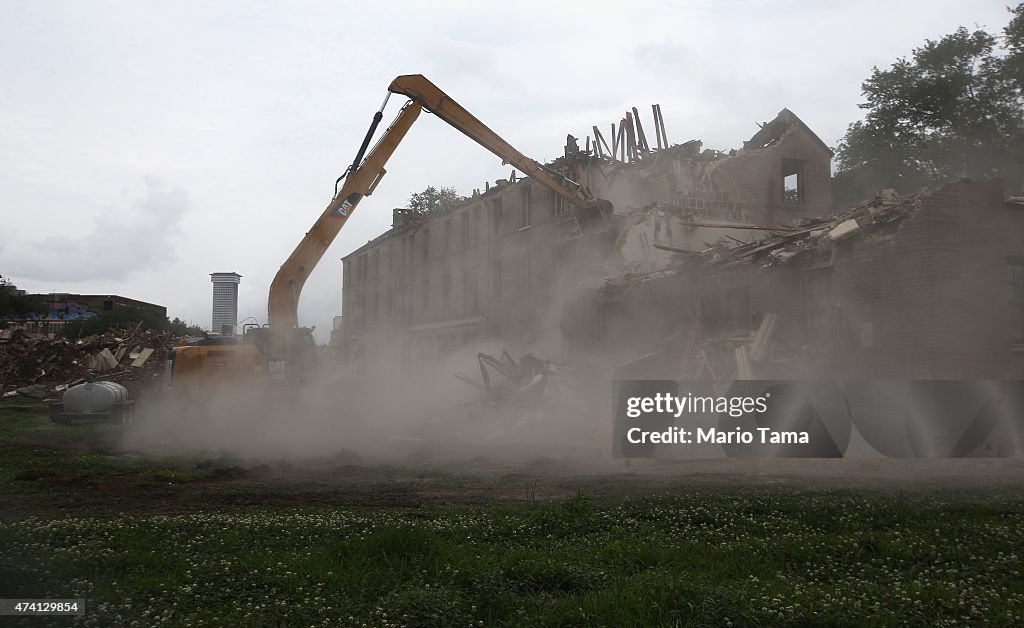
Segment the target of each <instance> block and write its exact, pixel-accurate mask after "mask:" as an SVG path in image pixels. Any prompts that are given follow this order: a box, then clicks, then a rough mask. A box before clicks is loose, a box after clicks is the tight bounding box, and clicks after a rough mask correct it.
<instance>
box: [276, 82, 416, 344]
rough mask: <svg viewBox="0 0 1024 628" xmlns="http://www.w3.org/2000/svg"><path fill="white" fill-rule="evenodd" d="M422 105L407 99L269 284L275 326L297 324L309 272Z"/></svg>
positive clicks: (381, 171)
mask: <svg viewBox="0 0 1024 628" xmlns="http://www.w3.org/2000/svg"><path fill="white" fill-rule="evenodd" d="M421 109H422V108H421V106H420V105H419V103H417V102H415V101H412V102H409V103H407V104H406V105H405V107H403V108H402V110H401V111H400V112H399V113H398V116H397V117H396V118H395V120H394V122H392V123H391V126H390V127H388V129H387V131H385V132H384V134H383V135H382V136H381V138H380V140H379V141H378V142H377V144H376V145H374V147H373V148H372V149H371V150H370V152H369V153H368V154H367V155H366V159H365V160H364V161H363V162H362V164H360V165H359V166H358V167H355V168H353V169H351V170H350V171H349V173H348V176H347V178H346V179H345V184H344V185H343V186H342V187H341V190H339V191H338V193H337V194H336V195H335V197H334V199H333V200H332V201H331V202H330V204H328V205H327V208H326V209H325V210H324V211H323V213H322V214H320V218H318V219H317V221H316V222H315V223H314V224H313V227H312V228H311V229H310V230H309V232H307V233H306V235H305V237H303V238H302V241H301V242H299V245H298V246H297V247H295V250H294V251H292V254H291V255H290V256H289V257H288V260H287V261H285V263H284V264H283V265H282V266H281V268H280V270H278V271H277V275H276V276H275V277H274V281H273V282H271V284H270V300H269V304H268V311H267V314H268V322H269V323H270V327H271V329H272V330H275V329H277V330H286V329H290V328H294V327H295V326H296V325H297V324H298V304H299V294H300V293H301V292H302V286H303V285H304V284H305V283H306V279H307V278H308V277H309V273H310V272H311V271H312V270H313V268H314V267H315V266H316V265H317V263H318V262H319V261H320V258H321V257H323V255H324V253H325V252H326V251H327V248H328V247H329V246H330V245H331V243H332V242H334V238H335V237H337V235H338V232H339V231H341V228H342V227H343V226H344V225H345V223H346V222H347V221H348V219H349V217H350V216H351V215H352V212H353V211H355V209H356V206H357V205H358V204H359V201H361V200H362V199H363V197H364V196H369V195H370V194H372V193H373V190H374V188H375V187H376V186H377V183H379V182H380V179H381V177H383V176H384V174H385V172H386V171H385V170H384V165H385V164H386V163H387V161H388V159H390V158H391V155H392V154H393V153H394V152H395V149H396V148H397V147H398V144H399V142H401V141H402V139H403V138H404V137H405V134H406V133H407V132H408V131H409V128H410V127H411V126H412V124H413V122H415V121H416V118H418V117H419V115H420V111H421ZM279 351H284V352H285V353H286V352H287V350H286V348H281V349H278V350H277V351H273V352H274V353H278V352H279Z"/></svg>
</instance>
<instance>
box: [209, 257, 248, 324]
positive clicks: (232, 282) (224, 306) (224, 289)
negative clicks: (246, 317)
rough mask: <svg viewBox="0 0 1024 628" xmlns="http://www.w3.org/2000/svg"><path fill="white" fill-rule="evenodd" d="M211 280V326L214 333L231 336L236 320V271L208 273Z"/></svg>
mask: <svg viewBox="0 0 1024 628" xmlns="http://www.w3.org/2000/svg"><path fill="white" fill-rule="evenodd" d="M210 281H212V282H213V326H212V328H211V330H210V331H212V332H213V333H215V334H222V335H224V336H232V335H234V333H235V323H237V322H238V284H239V283H241V281H242V276H241V275H239V274H238V273H210Z"/></svg>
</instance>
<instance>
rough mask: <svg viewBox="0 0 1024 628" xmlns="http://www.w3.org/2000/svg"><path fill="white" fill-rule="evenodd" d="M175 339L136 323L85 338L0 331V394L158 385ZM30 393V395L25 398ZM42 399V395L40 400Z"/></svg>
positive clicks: (176, 339) (16, 330)
mask: <svg viewBox="0 0 1024 628" xmlns="http://www.w3.org/2000/svg"><path fill="white" fill-rule="evenodd" d="M180 342H181V338H179V337H178V336H176V335H174V334H171V333H170V332H160V331H153V330H149V329H142V328H141V326H139V325H136V326H134V327H132V328H129V329H126V330H114V331H109V332H106V333H103V334H97V335H94V336H87V337H85V338H77V339H72V338H60V337H51V336H49V335H46V334H34V333H30V332H26V331H24V330H22V329H2V330H0V393H2V394H3V396H5V397H6V396H15V395H17V394H19V393H18V391H19V390H21V393H20V394H21V395H22V396H29V397H36V398H39V396H40V395H41V394H42V393H43V391H45V393H46V395H50V394H52V393H59V392H62V391H63V390H65V389H67V388H68V387H70V386H74V385H75V384H78V383H81V382H84V381H86V377H87V376H88V375H90V374H91V373H94V374H95V375H96V377H97V379H103V380H107V381H113V382H118V383H120V384H122V385H124V386H126V387H127V388H129V389H130V390H131V389H134V390H138V389H140V388H143V387H145V386H147V385H150V384H153V383H155V382H159V381H161V378H162V377H163V373H164V366H165V360H166V353H167V352H166V349H167V348H168V347H171V346H174V345H175V344H179V343H180ZM30 393H31V394H30ZM46 395H44V396H46Z"/></svg>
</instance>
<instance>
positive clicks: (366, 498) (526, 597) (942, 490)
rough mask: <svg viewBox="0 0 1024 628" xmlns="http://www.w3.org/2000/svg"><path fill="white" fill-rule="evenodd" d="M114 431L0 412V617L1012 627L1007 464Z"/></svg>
mask: <svg viewBox="0 0 1024 628" xmlns="http://www.w3.org/2000/svg"><path fill="white" fill-rule="evenodd" d="M122 429H123V428H122V427H121V426H115V425H109V424H93V425H70V426H64V425H55V424H52V423H50V421H49V420H48V418H47V416H46V413H45V407H43V406H42V405H41V404H34V403H32V402H25V401H19V402H5V403H3V405H0V450H2V455H0V504H2V505H0V517H2V519H0V590H2V591H3V592H4V595H5V597H11V598H29V597H36V598H39V597H47V598H84V599H85V600H86V613H85V615H83V616H82V617H79V618H77V619H76V620H75V621H76V622H77V623H78V625H98V626H107V625H147V626H152V625H176V626H180V625H194V626H197V625H222V624H225V623H230V624H235V625H241V624H244V625H253V626H259V625H268V626H269V625H284V624H288V625H297V624H301V625H354V626H362V625H372V626H388V625H392V626H449V625H586V626H600V625H606V626H612V625H682V624H687V625H715V626H721V625H737V626H739V625H786V624H789V625H807V624H810V623H813V624H820V625H897V624H900V625H921V626H939V625H962V624H964V623H992V624H994V625H1020V623H1021V622H1022V621H1024V610H1022V609H1024V577H1022V576H1024V574H1022V571H1024V565H1022V564H1021V559H1022V556H1021V548H1022V547H1024V494H1022V492H1021V491H1020V488H1019V487H1020V485H1021V484H1020V483H1021V480H1022V475H1024V468H1022V465H1020V463H1019V462H1017V461H1009V462H1008V461H982V460H972V461H948V460H947V461H892V460H878V461H849V460H839V461H804V462H800V461H760V462H757V461H749V460H748V461H728V460H712V461H691V462H686V463H680V464H670V463H664V462H659V463H658V464H657V465H655V464H653V461H634V464H632V465H629V466H626V465H624V463H622V462H621V461H618V462H617V466H614V467H609V469H605V470H603V471H601V472H592V471H580V470H579V469H575V468H573V467H571V466H568V465H566V464H564V463H562V462H559V461H557V460H553V459H538V460H532V461H529V462H526V463H524V464H522V465H505V466H500V465H490V466H488V464H487V463H486V461H477V463H475V464H474V463H470V464H464V465H461V466H458V465H450V466H446V467H438V466H428V465H422V464H411V463H410V464H408V465H403V466H375V465H369V464H353V463H352V462H351V460H347V459H346V458H345V455H339V456H335V457H320V458H310V459H306V460H294V459H293V460H287V461H286V460H276V461H273V460H265V461H262V462H256V461H252V460H243V459H233V458H228V457H220V458H212V459H211V458H209V457H203V456H200V455H194V456H189V455H176V456H156V455H145V454H139V453H133V452H132V451H127V450H125V449H124V448H123V447H122V446H121V445H120V442H121V438H120V430H122ZM641 463H652V464H641ZM815 465H816V466H815ZM8 619H10V618H8ZM17 621H18V620H15V622H14V625H19V624H18V623H17ZM20 621H22V622H23V623H22V624H20V625H33V626H34V625H41V624H44V623H45V622H46V621H47V620H45V619H43V618H32V619H31V620H29V619H27V618H23V619H22V620H20ZM49 621H50V623H52V624H53V625H58V624H60V625H66V624H67V623H68V620H67V619H66V618H49Z"/></svg>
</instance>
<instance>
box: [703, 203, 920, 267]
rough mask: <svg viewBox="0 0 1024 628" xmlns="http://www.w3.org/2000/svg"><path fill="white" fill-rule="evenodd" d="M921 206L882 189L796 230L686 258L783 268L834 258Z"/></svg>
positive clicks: (716, 246) (723, 245)
mask: <svg viewBox="0 0 1024 628" xmlns="http://www.w3.org/2000/svg"><path fill="white" fill-rule="evenodd" d="M920 206H921V197H919V196H906V197H900V196H898V195H897V194H896V192H895V190H882V191H881V192H879V193H878V194H876V195H875V197H874V198H872V199H870V200H867V201H864V202H862V203H860V204H858V205H855V206H854V207H851V208H850V209H848V210H846V211H844V212H841V213H838V214H836V215H834V216H829V217H827V218H811V219H806V220H804V221H803V222H801V223H800V225H798V226H796V227H779V228H777V229H775V230H773V231H772V234H771V235H770V236H769V237H768V238H765V239H763V240H758V241H756V242H749V243H739V244H737V243H736V242H735V241H732V240H728V239H725V240H723V241H720V242H717V243H714V244H710V245H708V248H707V249H705V250H704V251H702V252H701V253H696V254H688V255H685V258H686V260H687V261H693V260H695V259H697V260H700V261H701V262H703V263H707V264H713V265H724V266H729V265H734V264H746V263H751V262H754V263H759V264H761V265H762V266H781V265H785V264H788V263H790V262H792V261H793V260H795V259H798V258H801V259H802V258H806V257H814V256H816V255H823V256H826V257H830V256H831V255H833V254H834V252H835V245H836V244H837V243H839V242H842V241H844V240H846V239H848V238H851V237H853V236H854V235H855V234H858V233H866V232H871V231H875V230H878V229H883V228H884V227H885V226H886V225H895V224H898V223H899V221H901V220H903V218H905V217H906V216H908V215H910V214H912V213H913V212H915V211H917V210H918V209H920Z"/></svg>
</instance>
